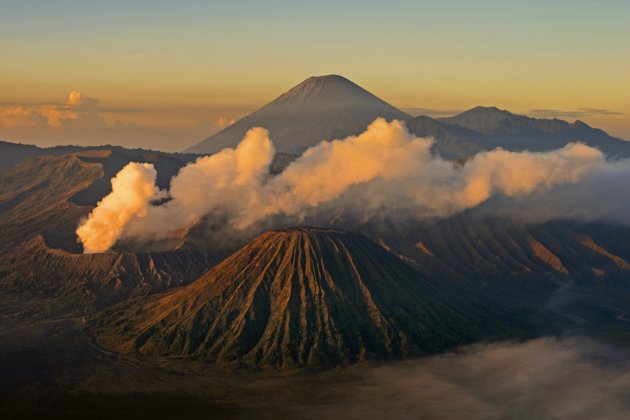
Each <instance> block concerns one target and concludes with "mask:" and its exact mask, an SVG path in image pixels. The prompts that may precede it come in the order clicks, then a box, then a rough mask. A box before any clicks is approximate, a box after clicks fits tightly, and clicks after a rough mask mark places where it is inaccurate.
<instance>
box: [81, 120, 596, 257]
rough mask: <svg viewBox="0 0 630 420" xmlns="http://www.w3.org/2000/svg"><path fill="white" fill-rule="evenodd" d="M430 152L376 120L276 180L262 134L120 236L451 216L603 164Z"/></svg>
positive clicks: (571, 149) (584, 156) (201, 166)
mask: <svg viewBox="0 0 630 420" xmlns="http://www.w3.org/2000/svg"><path fill="white" fill-rule="evenodd" d="M431 145H432V140H431V139H427V138H419V137H416V136H414V135H412V134H410V133H409V132H407V130H406V128H405V125H404V123H402V122H400V121H392V122H387V121H385V120H384V119H377V120H375V121H374V122H373V123H372V124H370V126H369V127H368V128H367V130H366V131H365V132H364V133H362V134H360V135H358V136H350V137H348V138H346V139H342V140H334V141H331V142H321V143H319V144H318V145H316V146H313V147H311V148H309V149H308V150H306V151H305V152H304V154H303V155H302V156H300V157H299V158H298V159H296V160H295V161H294V162H292V163H291V164H289V166H287V168H286V169H285V170H284V171H283V172H281V173H280V174H278V175H275V176H272V175H271V174H270V171H269V166H270V164H271V161H272V160H273V156H274V150H273V145H272V143H271V140H270V139H269V137H268V133H267V131H266V130H264V129H261V128H255V129H252V130H250V131H249V132H248V133H247V134H246V135H245V138H244V140H243V141H242V142H241V143H240V144H239V146H238V147H237V148H236V149H230V148H228V149H224V150H223V151H221V152H219V153H217V154H215V155H212V156H208V157H204V158H201V159H198V160H197V161H196V162H194V163H192V164H189V165H188V166H186V167H185V168H183V169H182V170H181V171H180V173H179V174H178V175H177V176H175V177H174V178H173V179H172V181H171V187H170V190H169V195H170V198H171V199H170V200H169V201H168V202H166V203H164V204H162V205H157V206H154V205H149V204H148V203H147V204H145V205H146V212H142V214H135V215H134V216H133V217H131V218H129V219H127V222H128V223H127V224H126V226H124V227H123V228H122V229H117V230H116V231H117V232H119V233H120V237H122V238H139V239H145V240H152V239H161V238H164V237H167V236H169V235H170V234H171V232H174V231H178V230H181V229H188V228H190V227H192V226H193V225H195V224H196V223H197V222H199V221H200V220H201V218H202V217H203V216H206V215H215V216H216V215H221V216H222V217H225V218H227V220H226V226H227V227H229V228H232V229H234V230H244V229H247V228H250V227H252V226H255V225H257V224H260V223H264V222H266V220H269V219H274V218H281V219H284V220H292V221H295V220H297V221H300V220H304V219H306V218H311V219H312V218H313V217H317V216H318V215H319V216H320V217H321V215H322V214H326V213H328V214H339V213H342V214H344V213H345V214H351V215H353V217H359V218H361V219H363V220H369V219H370V218H372V217H374V216H376V215H379V214H381V213H382V212H385V213H386V214H388V215H391V217H394V215H395V214H397V213H400V212H405V213H408V214H412V215H413V217H415V218H418V219H420V218H434V217H447V216H449V215H452V214H454V213H457V212H460V211H462V210H465V209H468V208H472V207H475V206H477V205H479V204H481V203H483V202H485V201H486V200H488V199H489V198H491V197H492V196H494V195H497V194H501V195H505V196H507V197H523V196H526V195H529V194H532V193H534V192H536V191H539V190H548V189H551V188H553V187H555V186H558V185H563V184H568V183H576V182H578V181H579V180H580V179H581V178H583V177H584V176H585V175H587V174H588V173H590V172H592V171H594V170H596V169H597V168H599V167H601V166H603V165H605V161H604V157H603V155H602V153H601V152H599V151H598V150H596V149H593V148H591V147H588V146H585V145H583V144H569V145H567V146H565V147H563V148H562V149H559V150H556V151H552V152H546V153H531V152H508V151H505V150H502V149H497V150H493V151H490V152H483V153H480V154H478V155H476V156H475V157H474V158H472V159H470V160H469V161H468V162H466V164H465V165H464V166H463V167H462V166H454V165H453V164H452V163H451V162H448V161H445V160H442V159H441V158H439V157H435V156H433V155H432V154H431V151H430V149H431ZM112 194H114V192H112ZM120 194H121V195H120V196H121V197H126V198H127V199H129V200H131V201H137V200H145V201H148V200H150V199H151V198H150V197H148V196H141V197H133V196H132V195H133V190H132V191H129V192H122V191H121V192H120ZM106 199H107V197H106ZM324 220H325V218H324ZM88 221H89V220H88ZM81 239H82V241H84V242H85V241H86V240H89V238H86V237H81ZM107 249H108V248H101V249H100V251H106V250H107Z"/></svg>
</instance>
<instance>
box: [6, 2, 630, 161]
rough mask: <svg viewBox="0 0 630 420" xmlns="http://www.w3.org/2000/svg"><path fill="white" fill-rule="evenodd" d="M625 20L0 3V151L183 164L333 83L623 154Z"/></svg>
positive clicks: (474, 10)
mask: <svg viewBox="0 0 630 420" xmlns="http://www.w3.org/2000/svg"><path fill="white" fill-rule="evenodd" d="M628 19H630V1H628V0H608V1H580V0H572V1H552V0H545V1H531V0H529V1H519V2H516V1H505V0H503V1H498V0H497V1H490V0H485V1H448V0H447V1H445V0H441V1H378V2H377V1H343V2H342V1H313V0H311V1H295V0H293V1H279V0H278V1H239V0H234V1H225V2H219V1H187V2H183V1H182V2H174V1H168V2H167V1H156V0H153V1H133V0H126V1H117V0H110V1H98V2H97V1H68V0H65V1H53V0H47V1H28V0H16V1H12V0H0V64H1V69H2V71H0V138H2V139H8V140H21V141H23V142H31V143H32V142H35V143H38V144H42V145H47V144H54V143H83V144H87V143H103V142H108V143H119V144H126V145H143V146H153V147H155V148H162V149H168V150H181V149H183V148H184V147H186V146H189V145H191V144H193V143H196V142H197V141H199V140H201V139H202V138H204V137H206V136H207V135H209V134H211V133H213V132H214V131H217V130H218V129H219V128H220V126H221V125H225V124H227V123H229V121H230V120H231V119H233V118H237V117H241V116H243V115H244V114H246V113H248V112H249V111H251V110H254V109H256V108H257V107H259V106H261V105H263V104H264V103H266V102H268V101H269V100H271V99H273V98H274V97H276V96H277V95H278V94H280V93H282V92H284V91H286V90H287V89H288V88H290V87H291V86H293V85H295V84H297V83H299V82H300V81H302V80H303V79H305V78H307V77H308V76H311V75H321V74H330V73H336V74H341V75H344V76H346V77H347V78H349V79H351V80H353V81H354V82H356V83H358V84H359V85H361V86H363V87H365V88H366V89H368V90H370V91H372V92H373V93H374V94H376V95H377V96H380V97H381V98H383V99H385V100H386V101H388V102H390V103H392V104H393V105H395V106H397V107H399V108H402V109H405V110H407V111H412V112H415V113H420V112H424V113H427V112H428V113H429V114H433V115H440V114H442V113H443V111H444V112H446V113H448V112H453V111H457V110H464V109H467V108H470V107H473V106H476V105H495V106H498V107H501V108H506V109H509V110H511V111H512V112H516V113H522V114H529V115H534V116H546V117H547V116H548V117H552V116H557V117H563V118H566V119H568V120H570V121H573V120H574V119H575V118H579V119H582V120H584V121H586V122H587V123H589V124H591V125H594V126H597V127H600V128H603V129H605V130H607V131H609V132H610V133H611V134H614V135H617V136H620V137H624V138H627V139H630V76H629V75H630V25H628ZM71 92H77V93H75V94H73V95H71V97H70V98H69V94H70V93H71ZM79 92H80V94H79ZM64 103H69V104H70V106H63V104H64ZM414 109H415V111H414ZM221 117H223V118H221Z"/></svg>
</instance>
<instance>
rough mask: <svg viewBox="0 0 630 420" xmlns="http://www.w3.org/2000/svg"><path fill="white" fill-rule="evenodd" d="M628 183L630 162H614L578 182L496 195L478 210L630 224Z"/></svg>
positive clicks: (533, 219)
mask: <svg viewBox="0 0 630 420" xmlns="http://www.w3.org/2000/svg"><path fill="white" fill-rule="evenodd" d="M628 183H630V161H628V160H620V161H612V162H608V163H607V164H606V165H603V166H602V167H600V168H598V170H596V171H593V172H591V173H588V174H586V175H585V176H584V177H583V178H582V179H581V180H580V182H579V183H575V184H571V183H568V184H563V185H559V186H557V187H556V188H553V189H551V190H539V191H536V192H534V193H532V194H530V195H529V196H527V197H523V198H520V199H507V198H506V197H494V198H493V199H492V200H489V201H488V202H486V203H484V205H483V206H480V207H479V208H478V209H476V211H475V213H476V214H479V215H489V214H490V215H498V216H502V217H507V218H511V219H516V220H521V221H524V222H527V223H542V222H546V221H549V220H553V219H571V220H582V221H605V222H613V223H622V224H627V225H630V212H629V211H628V209H629V208H630V194H627V193H625V191H626V190H627V186H628Z"/></svg>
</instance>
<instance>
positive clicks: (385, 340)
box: [93, 228, 509, 368]
mask: <svg viewBox="0 0 630 420" xmlns="http://www.w3.org/2000/svg"><path fill="white" fill-rule="evenodd" d="M497 319H498V316H497V313H495V312H494V311H493V310H491V309H489V308H487V307H486V306H484V305H482V304H480V303H479V302H478V301H477V300H475V299H474V298H472V297H470V296H468V295H467V294H464V293H461V294H458V293H456V292H454V291H453V290H450V289H448V288H447V287H446V286H444V285H440V284H438V283H434V282H432V281H429V280H427V279H425V278H423V277H422V275H420V274H419V273H418V272H417V271H415V270H414V269H413V268H411V267H410V266H408V265H407V264H405V263H404V262H402V261H401V260H400V259H398V258H397V257H396V256H394V255H392V254H390V253H388V252H387V251H385V250H384V249H383V248H381V247H380V246H379V245H377V244H375V243H373V242H371V241H370V240H368V239H367V238H365V237H364V236H362V235H359V234H354V233H350V232H345V231H337V230H329V229H318V228H292V229H283V230H275V231H270V232H267V233H264V234H262V235H261V236H259V237H258V238H257V239H255V240H254V241H253V242H251V243H250V244H248V245H247V246H245V247H244V248H242V249H241V250H240V251H238V252H236V253H235V254H233V255H232V256H231V257H229V258H228V259H227V260H225V261H224V262H223V263H221V264H219V265H218V266H217V267H215V268H214V269H212V270H211V271H210V272H208V273H207V274H206V275H204V276H202V277H201V278H200V279H198V280H197V281H195V282H193V283H191V284H190V285H188V286H186V287H183V288H181V289H178V290H175V291H172V292H170V293H166V294H163V295H159V296H153V297H150V298H148V299H147V300H142V301H141V300H136V301H135V302H131V303H127V304H123V305H122V306H118V307H116V308H114V309H112V310H110V311H108V312H107V313H105V314H104V315H103V317H102V318H100V319H98V320H96V321H95V322H94V323H93V330H94V331H95V332H96V333H97V335H98V336H99V342H100V343H101V344H103V345H105V346H107V347H110V348H114V349H116V350H118V351H124V352H132V351H139V352H140V353H144V354H148V355H154V356H157V355H159V356H176V357H178V356H193V357H196V358H201V359H205V360H208V361H218V362H226V361H240V362H243V363H245V364H248V365H256V366H269V367H276V368H288V367H293V366H308V367H331V366H337V365H348V364H351V363H355V362H357V361H360V360H362V359H366V358H374V357H381V358H399V357H404V356H407V355H420V354H425V353H433V352H438V351H442V350H445V349H448V348H451V347H453V346H456V345H460V344H465V343H469V342H472V341H474V340H477V339H480V338H489V337H498V336H504V335H506V334H507V333H508V332H509V331H508V329H507V328H504V327H503V326H502V324H501V323H500V322H499V321H498V320H497Z"/></svg>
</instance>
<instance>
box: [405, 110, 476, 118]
mask: <svg viewBox="0 0 630 420" xmlns="http://www.w3.org/2000/svg"><path fill="white" fill-rule="evenodd" d="M403 111H405V112H406V113H407V114H409V115H413V116H418V115H426V116H428V117H434V118H439V117H451V116H453V115H457V114H461V113H462V112H464V111H463V110H461V109H432V108H403Z"/></svg>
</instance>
